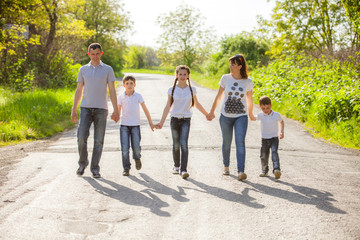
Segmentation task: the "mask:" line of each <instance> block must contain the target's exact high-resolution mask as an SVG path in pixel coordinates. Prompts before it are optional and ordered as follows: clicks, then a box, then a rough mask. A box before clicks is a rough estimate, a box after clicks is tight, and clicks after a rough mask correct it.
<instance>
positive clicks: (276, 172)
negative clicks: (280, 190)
mask: <svg viewBox="0 0 360 240" xmlns="http://www.w3.org/2000/svg"><path fill="white" fill-rule="evenodd" d="M274 175H275V179H279V178H280V176H281V172H280V170H279V169H276V170H275V171H274Z"/></svg>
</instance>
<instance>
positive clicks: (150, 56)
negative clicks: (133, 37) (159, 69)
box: [124, 46, 160, 69]
mask: <svg viewBox="0 0 360 240" xmlns="http://www.w3.org/2000/svg"><path fill="white" fill-rule="evenodd" d="M124 60H125V67H126V68H137V69H139V68H150V67H153V66H159V65H160V60H159V59H158V58H157V56H156V53H155V51H154V50H153V49H152V48H149V47H142V46H129V47H128V48H127V49H126V52H125V54H124Z"/></svg>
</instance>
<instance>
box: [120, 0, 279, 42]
mask: <svg viewBox="0 0 360 240" xmlns="http://www.w3.org/2000/svg"><path fill="white" fill-rule="evenodd" d="M274 2H275V1H274V0H271V1H270V2H267V0H122V3H124V10H125V11H128V12H129V13H130V19H131V20H132V21H133V23H134V24H133V29H132V31H133V33H132V35H131V34H128V35H127V36H126V38H127V40H128V44H129V45H131V44H137V45H141V46H148V47H157V44H156V39H157V38H158V37H159V35H160V34H161V33H162V30H161V28H160V27H159V26H157V25H156V19H157V17H158V16H160V15H164V14H168V13H169V12H170V11H172V12H173V11H175V10H176V8H177V7H178V6H179V5H180V4H187V5H189V6H192V7H194V8H197V9H198V10H199V11H200V13H201V15H202V16H203V17H204V18H205V19H204V22H205V27H206V28H209V27H211V26H213V27H214V29H215V33H216V35H218V36H220V37H222V36H224V35H230V34H238V33H240V32H242V31H251V30H253V29H254V27H256V26H257V20H256V16H257V15H261V16H262V17H264V18H266V19H269V18H270V15H271V11H272V8H273V7H274V5H275V3H274Z"/></svg>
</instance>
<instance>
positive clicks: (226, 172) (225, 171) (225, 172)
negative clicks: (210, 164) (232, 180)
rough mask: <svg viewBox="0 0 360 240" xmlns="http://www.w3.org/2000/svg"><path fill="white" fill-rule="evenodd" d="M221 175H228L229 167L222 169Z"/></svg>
mask: <svg viewBox="0 0 360 240" xmlns="http://www.w3.org/2000/svg"><path fill="white" fill-rule="evenodd" d="M223 175H226V176H227V175H230V171H229V167H224V171H223Z"/></svg>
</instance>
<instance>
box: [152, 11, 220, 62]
mask: <svg viewBox="0 0 360 240" xmlns="http://www.w3.org/2000/svg"><path fill="white" fill-rule="evenodd" d="M157 23H158V24H159V25H160V27H161V28H162V30H163V33H162V34H161V35H160V37H159V40H158V43H160V45H161V47H160V50H159V53H160V54H159V58H160V59H161V60H162V63H163V64H166V65H177V64H186V65H187V66H189V67H193V65H194V64H195V65H196V64H197V63H199V62H201V61H202V60H203V58H201V53H204V51H202V49H204V48H205V47H208V46H209V43H210V42H213V41H214V40H215V39H216V38H215V37H214V35H213V34H212V32H211V31H210V30H207V29H203V26H204V23H203V18H202V16H201V14H200V13H199V11H198V10H197V9H194V8H193V7H190V6H188V5H183V4H182V5H180V6H178V7H177V8H176V10H175V11H174V12H170V13H169V14H165V15H162V16H159V17H158V18H157ZM207 50H208V51H207V55H209V54H210V52H211V49H207Z"/></svg>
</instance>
